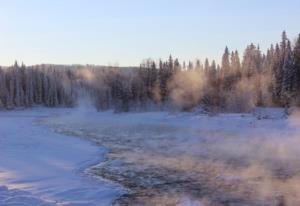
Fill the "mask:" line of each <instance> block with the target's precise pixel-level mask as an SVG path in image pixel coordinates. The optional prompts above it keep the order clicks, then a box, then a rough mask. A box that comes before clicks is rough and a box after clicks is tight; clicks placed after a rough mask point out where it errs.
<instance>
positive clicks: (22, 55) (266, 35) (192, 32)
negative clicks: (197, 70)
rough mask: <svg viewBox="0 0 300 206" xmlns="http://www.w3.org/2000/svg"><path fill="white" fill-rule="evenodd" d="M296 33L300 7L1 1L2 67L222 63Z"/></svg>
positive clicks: (211, 0) (288, 0)
mask: <svg viewBox="0 0 300 206" xmlns="http://www.w3.org/2000/svg"><path fill="white" fill-rule="evenodd" d="M283 30H286V31H287V33H288V35H289V37H290V38H291V40H292V41H293V40H294V39H295V38H296V37H297V35H298V33H300V1H299V0H0V64H1V65H10V64H12V63H13V62H14V60H18V61H24V63H25V64H27V65H30V64H38V63H57V64H76V63H79V64H87V63H89V64H101V65H107V64H110V65H115V64H116V63H118V64H119V65H121V66H126V65H138V64H139V63H140V62H141V60H143V59H144V58H147V57H151V58H154V59H158V58H167V57H168V55H169V54H173V56H175V57H179V59H180V60H188V59H191V60H194V59H195V58H196V57H199V58H201V59H203V58H205V57H209V58H210V59H216V60H217V61H219V60H220V56H221V55H222V53H223V50H224V48H225V46H226V45H228V47H229V49H231V50H233V49H238V50H240V52H242V50H243V49H244V48H245V46H246V45H247V44H249V43H251V42H253V43H255V44H260V46H261V48H262V49H266V48H267V47H268V46H269V45H270V44H271V43H274V42H277V41H279V40H280V35H281V32H282V31H283Z"/></svg>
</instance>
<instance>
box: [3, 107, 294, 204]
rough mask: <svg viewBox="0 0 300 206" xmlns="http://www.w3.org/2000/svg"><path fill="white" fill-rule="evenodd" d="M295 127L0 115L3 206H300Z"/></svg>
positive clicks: (185, 116)
mask: <svg viewBox="0 0 300 206" xmlns="http://www.w3.org/2000/svg"><path fill="white" fill-rule="evenodd" d="M299 120H300V115H298V114H297V112H295V113H293V114H292V115H291V116H289V117H287V116H286V114H285V112H284V110H283V109H276V108H269V109H257V110H256V111H255V112H254V113H251V114H219V115H216V116H212V117H211V116H208V115H205V114H201V113H198V114H197V113H167V112H147V113H121V114H114V113H113V112H111V111H108V112H96V111H95V110H94V109H92V108H75V109H42V108H35V109H33V110H25V111H12V112H1V113H0V131H1V135H0V185H4V186H6V187H8V188H9V189H7V188H6V187H0V197H1V201H2V202H0V203H3V202H4V203H5V204H6V205H9V204H10V203H11V202H13V203H14V204H11V205H16V204H15V203H20V205H24V204H25V205H26V204H27V203H28V204H27V205H32V204H34V205H69V206H73V205H80V206H82V205H110V204H114V205H147V206H149V205H150V206H152V205H162V206H164V205H167V204H169V205H178V206H190V205H193V206H219V205H220V206H221V205H259V206H260V205H264V206H269V205H270V206H273V205H276V206H277V205H298V203H300V195H299V194H300V190H299V187H298V186H297V185H298V183H299V182H300V164H299V162H300V152H299V146H300V138H299V134H300V123H299V122H300V121H299ZM75 137H80V138H75ZM86 139H88V140H90V142H89V141H86ZM92 142H93V144H92ZM95 143H96V144H97V146H96V144H95ZM104 148H107V149H104ZM96 163H97V164H96ZM85 168H86V169H85ZM83 173H85V175H83ZM101 179H106V180H110V181H111V182H114V183H111V182H109V181H102V180H101ZM115 183H116V184H115ZM118 185H122V188H126V189H127V190H122V188H121V187H120V186H118ZM15 189H17V190H15ZM126 192H127V193H126ZM21 202H22V204H21ZM36 202H37V203H36ZM35 203H36V204H35ZM0 205H1V204H0Z"/></svg>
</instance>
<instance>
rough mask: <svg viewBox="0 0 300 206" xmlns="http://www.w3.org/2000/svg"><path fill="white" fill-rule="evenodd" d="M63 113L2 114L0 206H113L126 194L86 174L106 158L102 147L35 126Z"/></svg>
mask: <svg viewBox="0 0 300 206" xmlns="http://www.w3.org/2000/svg"><path fill="white" fill-rule="evenodd" d="M64 112H65V110H63V109H56V110H50V109H33V110H25V111H10V112H0V205H5V206H6V205H7V206H8V205H11V206H17V205H20V206H21V205H22V206H23V205H28V206H37V205H70V206H76V205H78V206H81V205H82V206H83V205H109V204H110V203H111V202H112V201H113V200H114V199H115V198H116V197H118V196H119V195H120V194H121V193H122V190H121V188H120V187H119V186H117V185H116V184H112V183H109V182H107V181H101V180H96V179H94V178H91V177H88V176H86V175H84V169H85V168H87V167H88V166H90V165H92V164H95V163H97V162H101V161H102V160H103V158H104V155H105V153H106V150H105V149H104V148H102V147H99V146H95V145H93V144H91V143H90V142H88V141H84V140H81V139H78V138H72V137H69V136H65V135H62V134H57V133H54V132H53V131H51V130H50V129H49V128H47V127H46V126H42V125H40V124H38V123H37V122H36V121H37V120H38V119H40V118H45V117H47V116H49V115H53V113H59V114H61V115H63V114H64ZM1 185H2V186H1Z"/></svg>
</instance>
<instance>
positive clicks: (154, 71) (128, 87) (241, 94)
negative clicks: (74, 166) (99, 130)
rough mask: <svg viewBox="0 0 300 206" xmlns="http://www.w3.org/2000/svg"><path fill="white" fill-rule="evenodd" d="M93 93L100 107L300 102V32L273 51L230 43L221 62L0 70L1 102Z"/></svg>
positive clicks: (51, 102)
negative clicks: (235, 46) (240, 49)
mask: <svg viewBox="0 0 300 206" xmlns="http://www.w3.org/2000/svg"><path fill="white" fill-rule="evenodd" d="M79 98H89V99H90V100H91V101H92V102H93V104H94V105H95V106H96V108H97V109H98V110H107V109H114V110H115V111H116V112H122V111H124V112H127V111H132V110H150V109H154V108H155V109H179V110H185V111H190V110H192V109H194V108H195V107H198V106H201V107H202V108H204V109H205V110H207V111H212V112H218V111H230V112H247V111H250V110H251V109H252V108H254V107H256V106H263V107H266V106H279V107H289V106H299V105H300V35H299V37H298V39H297V40H296V42H291V41H290V40H289V39H288V37H287V35H286V32H283V33H282V40H281V42H280V43H278V44H275V45H271V47H270V48H269V49H268V50H267V52H266V53H263V52H262V51H261V50H260V48H259V46H256V45H254V44H250V45H248V46H247V48H246V49H245V51H244V53H243V57H241V56H240V54H239V53H238V51H230V50H229V49H228V48H227V47H226V49H225V52H224V54H223V56H222V61H221V64H220V65H218V64H216V62H215V61H209V60H208V59H205V60H204V61H203V62H201V61H200V60H196V61H189V62H182V63H180V62H179V60H178V59H177V58H175V59H174V58H173V57H172V56H170V57H169V58H168V59H167V60H166V61H163V60H159V61H157V62H156V61H153V60H152V59H146V60H144V61H143V62H142V63H141V65H140V67H139V68H113V67H107V68H104V67H97V66H89V65H87V66H78V65H77V66H76V65H75V66H55V65H38V66H32V67H26V66H24V65H21V66H19V65H18V64H15V65H14V66H12V67H9V68H5V69H0V106H1V107H2V108H7V109H12V108H15V107H30V106H33V105H41V104H42V105H45V106H51V107H56V106H75V105H76V104H77V102H78V99H79Z"/></svg>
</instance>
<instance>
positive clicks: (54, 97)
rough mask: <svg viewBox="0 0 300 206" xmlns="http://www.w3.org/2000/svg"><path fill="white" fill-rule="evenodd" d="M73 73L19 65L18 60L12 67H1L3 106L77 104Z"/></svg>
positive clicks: (3, 107) (6, 107)
mask: <svg viewBox="0 0 300 206" xmlns="http://www.w3.org/2000/svg"><path fill="white" fill-rule="evenodd" d="M70 75H71V72H69V71H67V70H64V69H61V70H58V69H54V68H52V67H50V66H46V65H39V66H32V67H26V66H25V65H24V64H22V65H21V66H19V65H18V64H17V62H15V64H14V65H13V66H11V67H9V68H5V69H2V68H0V108H2V109H14V108H18V107H32V106H34V105H44V106H49V107H57V106H73V105H74V104H75V101H76V95H75V92H74V91H73V89H74V88H73V86H72V81H70V79H71V78H70Z"/></svg>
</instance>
